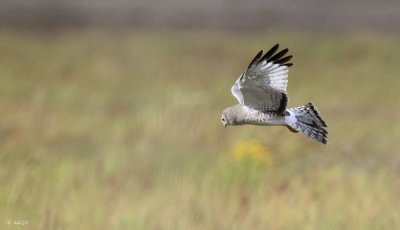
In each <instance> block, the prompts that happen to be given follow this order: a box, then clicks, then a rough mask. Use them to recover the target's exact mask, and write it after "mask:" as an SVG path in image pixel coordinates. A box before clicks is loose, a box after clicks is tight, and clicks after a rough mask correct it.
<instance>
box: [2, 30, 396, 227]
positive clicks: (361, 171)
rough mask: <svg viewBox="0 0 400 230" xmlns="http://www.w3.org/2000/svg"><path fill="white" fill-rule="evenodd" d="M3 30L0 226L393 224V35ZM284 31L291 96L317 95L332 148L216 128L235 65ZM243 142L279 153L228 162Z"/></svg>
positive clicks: (255, 130)
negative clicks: (252, 162)
mask: <svg viewBox="0 0 400 230" xmlns="http://www.w3.org/2000/svg"><path fill="white" fill-rule="evenodd" d="M1 34H2V36H1V37H0V63H1V67H0V76H1V77H0V116H1V122H0V142H1V144H0V164H1V165H0V182H1V187H0V207H1V208H0V221H1V222H0V228H5V227H9V226H8V225H7V221H9V220H12V221H14V220H27V221H29V222H28V228H29V229H297V228H299V227H301V228H304V229H343V228H344V229H394V228H395V227H396V226H400V201H399V199H398V196H399V192H400V183H399V182H400V181H399V175H400V171H399V167H400V165H399V160H400V159H399V152H398V140H399V139H400V123H399V122H398V121H397V118H398V117H399V116H400V106H399V104H398V102H399V99H400V95H399V93H398V86H399V84H400V79H399V76H398V75H399V73H400V65H398V63H397V62H398V54H399V53H400V47H399V46H398V45H397V44H398V43H399V41H400V38H399V37H397V36H394V35H378V34H373V33H363V32H359V33H353V34H336V35H335V34H331V35H323V34H315V33H314V34H305V33H300V32H298V33H291V32H284V31H274V32H269V33H258V34H225V33H222V32H211V31H210V32H205V31H203V32H191V33H169V32H144V31H136V32H126V31H120V32H114V33H109V32H104V31H95V30H93V31H64V32H58V33H55V34H51V33H49V32H46V33H35V32H22V31H13V30H3V31H1ZM276 42H280V43H281V44H282V46H285V47H289V48H290V49H291V53H292V54H293V55H294V63H295V66H294V67H292V68H291V72H290V76H289V79H290V81H289V86H288V91H289V97H290V102H289V106H292V107H293V106H298V105H303V104H305V103H307V102H309V101H311V102H313V103H314V104H316V105H317V107H318V109H319V110H320V111H321V113H322V115H323V117H324V118H325V120H326V121H327V123H328V125H329V129H328V130H329V143H328V145H327V146H323V145H320V144H318V143H316V142H313V141H312V140H310V139H307V138H306V137H304V136H301V135H295V134H292V133H290V132H288V131H287V129H284V128H278V127H254V126H242V127H232V128H231V127H230V128H226V129H224V128H222V127H221V124H220V121H219V118H220V115H221V112H222V110H223V109H224V108H225V107H227V106H230V105H232V104H234V103H236V101H235V99H234V98H233V97H232V96H231V94H230V87H231V85H232V84H233V82H234V81H235V80H236V77H237V76H238V75H239V74H240V73H241V72H243V71H244V68H245V67H246V66H247V64H248V61H249V60H250V59H251V58H252V57H253V56H254V55H255V54H256V52H257V51H259V49H261V48H264V49H268V48H269V47H270V46H271V45H273V44H275V43H276ZM249 139H252V140H258V141H260V142H261V143H262V144H263V145H264V146H266V147H267V148H268V149H269V151H270V152H271V154H272V164H271V165H269V166H265V167H250V168H249V167H247V168H246V167H245V168H237V167H236V166H235V165H234V164H233V163H232V152H233V148H234V145H235V143H237V142H240V141H242V140H249ZM11 227H13V226H11Z"/></svg>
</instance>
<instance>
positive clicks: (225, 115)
mask: <svg viewBox="0 0 400 230" xmlns="http://www.w3.org/2000/svg"><path fill="white" fill-rule="evenodd" d="M237 114H238V113H237V111H236V108H234V107H229V108H227V109H225V110H224V112H222V116H221V123H222V125H223V126H224V127H226V126H228V125H236V123H237Z"/></svg>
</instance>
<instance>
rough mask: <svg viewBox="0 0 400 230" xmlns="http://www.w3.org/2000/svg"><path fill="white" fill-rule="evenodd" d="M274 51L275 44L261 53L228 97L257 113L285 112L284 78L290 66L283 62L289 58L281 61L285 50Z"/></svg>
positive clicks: (285, 81)
mask: <svg viewBox="0 0 400 230" xmlns="http://www.w3.org/2000/svg"><path fill="white" fill-rule="evenodd" d="M278 49H279V44H276V45H275V46H274V47H272V48H271V49H270V50H269V51H268V52H266V53H265V54H264V53H263V50H261V51H260V52H259V53H258V54H257V55H256V56H255V57H254V58H253V60H252V61H251V62H250V64H249V66H248V67H247V70H246V72H245V73H243V74H242V75H241V76H240V77H239V78H238V79H237V81H236V82H235V84H234V85H233V86H232V89H231V91H232V94H233V96H235V97H236V99H237V100H238V101H239V103H240V104H242V105H245V106H248V107H250V108H253V109H256V110H259V111H270V112H278V113H283V112H285V110H286V105H287V102H288V97H287V93H286V87H287V82H288V80H287V77H288V72H289V67H290V66H292V65H293V64H292V63H287V62H288V61H290V59H292V57H293V56H292V55H289V56H286V57H285V55H286V54H287V52H288V51H289V50H288V49H284V50H282V51H280V52H278V53H276V52H277V51H278Z"/></svg>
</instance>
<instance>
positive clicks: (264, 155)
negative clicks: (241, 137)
mask: <svg viewBox="0 0 400 230" xmlns="http://www.w3.org/2000/svg"><path fill="white" fill-rule="evenodd" d="M232 155H233V158H234V159H235V161H238V162H239V161H243V160H245V159H249V160H252V161H255V162H260V163H263V164H271V163H272V158H271V153H270V152H269V151H268V150H267V149H266V148H265V147H264V146H263V145H262V144H261V143H260V142H259V141H256V140H251V141H240V142H239V143H238V144H236V146H235V147H234V148H233V152H232Z"/></svg>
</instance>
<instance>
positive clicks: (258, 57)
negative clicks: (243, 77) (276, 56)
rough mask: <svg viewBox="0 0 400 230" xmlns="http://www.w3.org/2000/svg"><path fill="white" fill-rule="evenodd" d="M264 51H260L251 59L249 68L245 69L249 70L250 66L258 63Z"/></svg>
mask: <svg viewBox="0 0 400 230" xmlns="http://www.w3.org/2000/svg"><path fill="white" fill-rule="evenodd" d="M263 53H264V50H260V51H259V52H258V53H257V54H256V56H255V57H254V58H253V60H251V62H250V64H249V66H248V67H247V69H249V68H250V66H252V65H253V64H255V63H258V61H259V60H260V59H261V57H262V56H263Z"/></svg>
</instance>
